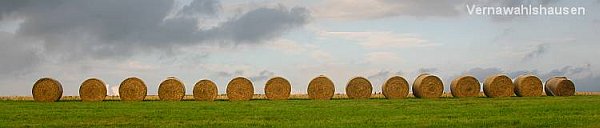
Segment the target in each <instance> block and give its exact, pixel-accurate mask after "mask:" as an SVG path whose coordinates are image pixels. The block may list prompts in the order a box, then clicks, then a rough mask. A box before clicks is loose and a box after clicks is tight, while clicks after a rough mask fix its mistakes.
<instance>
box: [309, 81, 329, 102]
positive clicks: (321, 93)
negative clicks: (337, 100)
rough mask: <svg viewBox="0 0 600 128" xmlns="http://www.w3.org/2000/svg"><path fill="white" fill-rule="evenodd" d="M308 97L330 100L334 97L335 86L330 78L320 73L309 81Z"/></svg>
mask: <svg viewBox="0 0 600 128" xmlns="http://www.w3.org/2000/svg"><path fill="white" fill-rule="evenodd" d="M307 92H308V97H309V98H310V99H313V100H329V99H331V98H332V97H333V94H334V92H335V87H334V85H333V82H332V81H331V80H329V78H327V77H325V76H323V75H320V76H318V77H316V78H314V79H312V80H311V81H310V83H308V89H307Z"/></svg>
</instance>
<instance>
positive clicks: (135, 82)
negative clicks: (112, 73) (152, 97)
mask: <svg viewBox="0 0 600 128" xmlns="http://www.w3.org/2000/svg"><path fill="white" fill-rule="evenodd" d="M147 93H148V88H147V87H146V84H145V83H144V81H142V79H140V78H137V77H130V78H127V79H125V80H123V82H121V85H119V98H121V100H122V101H142V100H144V98H145V97H146V94H147Z"/></svg>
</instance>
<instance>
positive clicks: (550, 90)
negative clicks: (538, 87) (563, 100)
mask: <svg viewBox="0 0 600 128" xmlns="http://www.w3.org/2000/svg"><path fill="white" fill-rule="evenodd" d="M544 89H545V90H546V95H548V96H573V95H575V84H574V83H573V81H571V80H569V79H567V77H553V78H550V79H548V81H546V87H545V88H544Z"/></svg>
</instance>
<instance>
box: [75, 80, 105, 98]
mask: <svg viewBox="0 0 600 128" xmlns="http://www.w3.org/2000/svg"><path fill="white" fill-rule="evenodd" d="M106 93H107V90H106V84H104V82H102V80H99V79H96V78H90V79H87V80H85V81H84V82H83V83H81V86H80V87H79V97H80V98H81V101H102V100H104V98H106Z"/></svg>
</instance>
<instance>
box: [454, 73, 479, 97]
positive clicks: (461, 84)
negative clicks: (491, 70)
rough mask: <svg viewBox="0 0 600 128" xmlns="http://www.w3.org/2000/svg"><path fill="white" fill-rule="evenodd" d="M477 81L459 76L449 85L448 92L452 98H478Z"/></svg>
mask: <svg viewBox="0 0 600 128" xmlns="http://www.w3.org/2000/svg"><path fill="white" fill-rule="evenodd" d="M480 87H481V85H479V81H478V80H477V78H475V77H473V76H461V77H458V78H456V79H454V80H452V83H451V84H450V92H451V93H452V96H454V97H477V96H479V92H480V90H479V88H480Z"/></svg>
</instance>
